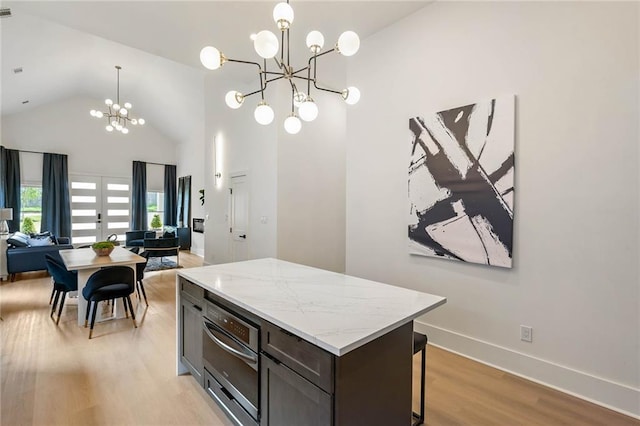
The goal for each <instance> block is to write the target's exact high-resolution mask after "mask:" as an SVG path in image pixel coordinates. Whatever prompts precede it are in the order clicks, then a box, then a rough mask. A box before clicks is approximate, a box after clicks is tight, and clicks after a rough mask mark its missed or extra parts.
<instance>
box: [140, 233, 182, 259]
mask: <svg viewBox="0 0 640 426" xmlns="http://www.w3.org/2000/svg"><path fill="white" fill-rule="evenodd" d="M144 252H145V256H146V257H164V256H176V258H178V261H177V262H176V263H177V264H178V265H180V259H179V255H180V243H179V240H178V238H175V237H173V238H145V239H144ZM141 256H142V255H141Z"/></svg>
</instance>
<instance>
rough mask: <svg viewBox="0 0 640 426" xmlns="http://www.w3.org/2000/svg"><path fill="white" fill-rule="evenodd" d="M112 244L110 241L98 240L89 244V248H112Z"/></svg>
mask: <svg viewBox="0 0 640 426" xmlns="http://www.w3.org/2000/svg"><path fill="white" fill-rule="evenodd" d="M113 247H114V245H113V243H112V242H111V241H98V242H97V243H93V244H91V248H93V249H96V250H99V249H110V248H113Z"/></svg>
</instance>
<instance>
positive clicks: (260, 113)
mask: <svg viewBox="0 0 640 426" xmlns="http://www.w3.org/2000/svg"><path fill="white" fill-rule="evenodd" d="M274 115H275V114H274V112H273V109H272V108H271V107H270V106H269V104H267V103H266V102H265V101H262V102H260V103H259V104H258V106H257V107H256V109H255V111H254V112H253V116H254V118H255V119H256V121H257V122H258V123H259V124H262V125H263V126H266V125H268V124H271V122H272V121H273V117H274Z"/></svg>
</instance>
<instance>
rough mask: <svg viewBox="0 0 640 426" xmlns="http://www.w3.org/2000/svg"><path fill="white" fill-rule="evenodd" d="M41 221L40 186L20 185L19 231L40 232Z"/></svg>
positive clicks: (27, 232)
mask: <svg viewBox="0 0 640 426" xmlns="http://www.w3.org/2000/svg"><path fill="white" fill-rule="evenodd" d="M41 222H42V186H35V185H22V186H21V187H20V231H22V232H24V233H25V234H29V233H32V232H40V223H41Z"/></svg>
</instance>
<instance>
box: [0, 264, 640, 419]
mask: <svg viewBox="0 0 640 426" xmlns="http://www.w3.org/2000/svg"><path fill="white" fill-rule="evenodd" d="M180 263H181V265H182V266H184V267H185V268H189V267H194V266H200V265H201V264H202V260H201V259H200V258H198V257H197V256H194V255H191V254H189V253H184V252H183V253H181V255H180ZM175 271H176V270H168V271H159V272H151V273H146V274H145V281H144V282H145V289H146V291H147V296H148V299H149V307H148V308H146V309H145V307H144V304H138V303H137V298H136V299H134V304H136V305H137V308H136V311H137V317H138V328H137V329H134V328H133V326H132V323H131V321H130V320H126V319H122V320H118V321H111V322H107V323H102V324H98V325H96V328H95V330H94V338H93V339H92V340H88V338H87V337H88V329H85V328H81V327H78V326H77V325H76V315H77V308H76V306H74V305H72V304H70V305H69V306H68V307H65V310H64V312H63V315H62V319H61V320H60V325H59V326H57V327H56V325H55V323H54V322H53V321H51V319H50V318H49V309H50V307H49V305H48V302H49V295H50V294H51V282H50V278H49V277H48V276H47V275H46V274H45V273H30V274H21V275H18V276H17V279H16V281H15V282H13V283H11V282H6V281H4V282H2V284H1V285H0V316H1V317H2V318H3V321H0V334H1V336H0V345H1V364H0V380H1V387H0V425H2V426H13V425H46V426H49V425H76V424H77V425H118V426H121V425H215V426H218V425H222V426H231V422H229V421H228V420H227V419H226V417H225V415H224V414H223V413H222V411H221V410H220V409H219V408H218V407H217V406H216V404H215V403H214V402H213V401H212V400H211V399H210V398H209V397H208V396H207V395H206V393H205V392H204V390H203V389H202V388H200V387H199V386H198V385H197V384H196V383H195V381H194V380H193V379H192V378H191V377H190V376H188V375H186V376H179V377H176V375H175V353H176V351H175V327H176V319H175ZM427 359H428V360H427V422H426V424H427V425H429V426H434V425H447V426H449V425H509V426H512V425H563V424H567V425H607V426H609V425H636V426H638V425H640V421H636V420H633V419H631V418H629V417H625V416H622V415H620V414H617V413H615V412H613V411H610V410H607V409H604V408H601V407H598V406H596V405H593V404H590V403H587V402H584V401H581V400H579V399H576V398H573V397H570V396H567V395H564V394H562V393H560V392H557V391H554V390H550V389H548V388H545V387H543V386H540V385H537V384H534V383H531V382H528V381H526V380H523V379H520V378H517V377H514V376H512V375H509V374H507V373H503V372H501V371H498V370H495V369H493V368H489V367H487V366H484V365H482V364H478V363H476V362H473V361H470V360H468V359H465V358H463V357H459V356H457V355H454V354H451V353H449V352H446V351H444V350H441V349H438V348H435V347H432V346H430V347H429V348H428V355H427ZM414 366H415V368H414V372H415V373H414V379H415V383H414V394H415V395H416V398H415V401H414V404H417V395H418V394H417V391H418V383H419V382H418V370H419V356H416V357H415V358H414ZM290 426H296V425H290ZM376 426H378V425H376ZM380 426H386V425H380Z"/></svg>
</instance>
